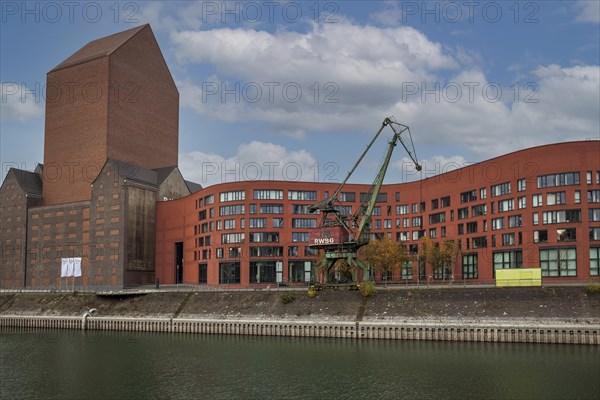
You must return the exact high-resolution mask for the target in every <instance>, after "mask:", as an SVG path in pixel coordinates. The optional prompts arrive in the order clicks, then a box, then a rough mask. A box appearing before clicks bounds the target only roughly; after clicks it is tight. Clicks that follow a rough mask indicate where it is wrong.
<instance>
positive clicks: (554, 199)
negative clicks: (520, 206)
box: [546, 192, 566, 206]
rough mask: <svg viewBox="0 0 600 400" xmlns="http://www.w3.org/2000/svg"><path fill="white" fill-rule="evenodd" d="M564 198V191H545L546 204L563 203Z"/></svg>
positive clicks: (564, 201)
mask: <svg viewBox="0 0 600 400" xmlns="http://www.w3.org/2000/svg"><path fill="white" fill-rule="evenodd" d="M565 198H566V196H565V192H552V193H546V205H549V206H553V205H555V204H565V203H566V199H565Z"/></svg>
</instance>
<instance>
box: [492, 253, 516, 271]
mask: <svg viewBox="0 0 600 400" xmlns="http://www.w3.org/2000/svg"><path fill="white" fill-rule="evenodd" d="M492 257H493V259H494V270H497V269H514V268H522V267H523V252H522V251H521V250H514V251H495V252H493V253H492Z"/></svg>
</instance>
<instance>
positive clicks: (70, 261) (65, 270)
mask: <svg viewBox="0 0 600 400" xmlns="http://www.w3.org/2000/svg"><path fill="white" fill-rule="evenodd" d="M69 276H81V257H69V258H62V259H61V262H60V277H61V278H65V277H69Z"/></svg>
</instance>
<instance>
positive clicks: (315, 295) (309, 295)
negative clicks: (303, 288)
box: [306, 286, 317, 299]
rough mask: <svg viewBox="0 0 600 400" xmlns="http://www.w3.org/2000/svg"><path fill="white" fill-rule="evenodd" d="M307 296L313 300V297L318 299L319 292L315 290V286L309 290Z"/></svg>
mask: <svg viewBox="0 0 600 400" xmlns="http://www.w3.org/2000/svg"><path fill="white" fill-rule="evenodd" d="M306 295H307V296H308V297H309V298H310V299H312V298H313V297H317V291H316V290H315V288H314V287H313V286H311V287H309V288H308V292H307V293H306Z"/></svg>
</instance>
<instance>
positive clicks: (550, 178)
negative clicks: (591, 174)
mask: <svg viewBox="0 0 600 400" xmlns="http://www.w3.org/2000/svg"><path fill="white" fill-rule="evenodd" d="M537 183H538V189H542V188H546V187H555V186H568V185H579V172H566V173H564V174H550V175H543V176H538V178H537Z"/></svg>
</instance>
